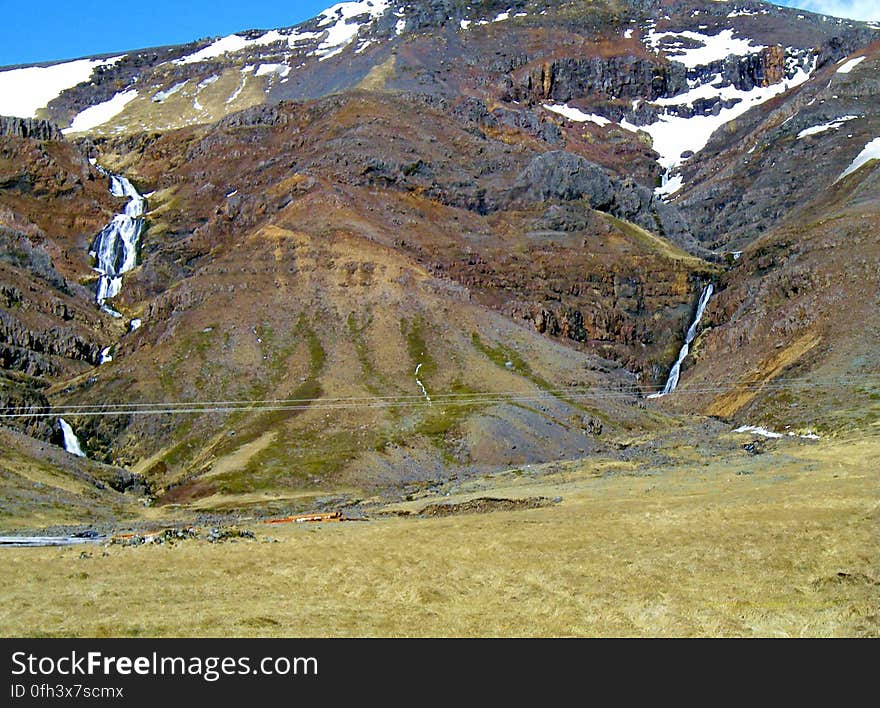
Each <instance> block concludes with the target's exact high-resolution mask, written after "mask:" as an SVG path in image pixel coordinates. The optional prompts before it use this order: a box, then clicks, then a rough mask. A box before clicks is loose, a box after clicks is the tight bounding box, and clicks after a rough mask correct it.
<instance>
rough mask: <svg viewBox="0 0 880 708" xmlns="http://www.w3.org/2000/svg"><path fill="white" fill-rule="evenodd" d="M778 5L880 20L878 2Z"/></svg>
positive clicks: (806, 0)
mask: <svg viewBox="0 0 880 708" xmlns="http://www.w3.org/2000/svg"><path fill="white" fill-rule="evenodd" d="M776 4H777V5H787V6H788V7H797V8H800V9H801V10H809V11H810V12H818V13H821V14H823V15H833V16H834V17H848V18H850V19H853V20H880V3H878V2H877V0H776Z"/></svg>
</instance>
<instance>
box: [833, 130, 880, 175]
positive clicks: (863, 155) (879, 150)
mask: <svg viewBox="0 0 880 708" xmlns="http://www.w3.org/2000/svg"><path fill="white" fill-rule="evenodd" d="M871 160H880V138H874V139H873V140H872V141H871V142H869V143H868V144H867V145H865V147H864V149H863V150H862V151H861V152H860V153H859V154H858V155H856V159H855V160H853V161H852V163H851V164H850V166H849V167H847V168H846V169H845V170H844V171H843V172H842V173H841V174H840V177H838V178H837V179H836V180H834V182H835V183H837V182H840V180H842V179H843V178H844V177H846V176H847V175H851V174H852V173H853V172H855V171H856V170H857V169H859V168H860V167H861V166H862V165H864V164H866V163H868V162H870V161H871Z"/></svg>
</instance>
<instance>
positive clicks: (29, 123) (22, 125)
mask: <svg viewBox="0 0 880 708" xmlns="http://www.w3.org/2000/svg"><path fill="white" fill-rule="evenodd" d="M4 135H9V136H12V137H14V138H32V139H34V140H63V139H64V136H63V135H62V134H61V129H60V128H59V127H58V126H57V125H55V124H54V123H51V122H49V121H47V120H38V119H33V118H16V117H15V116H0V137H2V136H4Z"/></svg>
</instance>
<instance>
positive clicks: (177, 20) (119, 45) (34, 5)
mask: <svg viewBox="0 0 880 708" xmlns="http://www.w3.org/2000/svg"><path fill="white" fill-rule="evenodd" d="M335 2H336V0H249V1H248V0H244V1H237V2H230V1H229V0H147V1H146V2H137V1H134V2H132V1H129V2H113V1H112V0H110V1H108V0H40V1H39V2H35V1H34V0H21V1H15V2H11V1H10V2H6V1H5V0H4V2H3V13H2V18H3V21H2V22H0V66H6V65H10V64H26V63H35V62H43V61H52V60H54V59H73V58H78V57H82V56H87V55H90V54H103V53H105V52H118V51H125V50H127V49H138V48H141V47H155V46H161V45H163V44H181V43H184V42H190V41H192V40H194V39H199V38H200V37H210V36H214V35H223V34H231V33H232V32H238V31H241V30H244V29H252V28H260V29H262V28H271V27H286V26H288V25H295V24H297V23H299V22H302V21H303V20H307V19H309V18H310V17H314V16H315V15H317V14H318V13H319V12H320V11H321V10H323V9H325V8H327V7H329V6H330V5H333V4H334V3H335Z"/></svg>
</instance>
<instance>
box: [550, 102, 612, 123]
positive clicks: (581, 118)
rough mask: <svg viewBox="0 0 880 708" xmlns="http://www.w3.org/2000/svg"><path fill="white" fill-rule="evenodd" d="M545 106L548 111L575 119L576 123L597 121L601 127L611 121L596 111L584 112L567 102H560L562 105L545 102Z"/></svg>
mask: <svg viewBox="0 0 880 708" xmlns="http://www.w3.org/2000/svg"><path fill="white" fill-rule="evenodd" d="M543 106H544V108H546V109H547V110H548V111H552V112H553V113H558V114H559V115H561V116H564V117H565V118H568V119H569V120H573V121H575V122H576V123H587V122H589V123H595V124H596V125H598V126H600V127H602V126H606V125H608V124H609V123H611V121H610V120H608V119H607V118H605V117H603V116H599V115H596V114H595V113H584V112H583V111H581V110H578V109H577V108H574V107H572V106H569V105H568V104H565V103H563V104H560V105H553V104H551V103H545V104H543Z"/></svg>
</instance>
